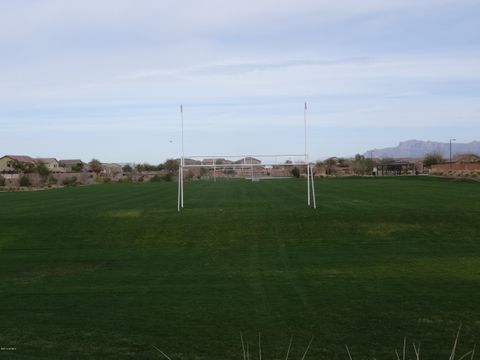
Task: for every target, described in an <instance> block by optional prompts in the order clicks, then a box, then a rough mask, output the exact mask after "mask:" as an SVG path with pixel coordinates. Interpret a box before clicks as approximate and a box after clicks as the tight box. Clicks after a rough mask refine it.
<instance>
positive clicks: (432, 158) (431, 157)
mask: <svg viewBox="0 0 480 360" xmlns="http://www.w3.org/2000/svg"><path fill="white" fill-rule="evenodd" d="M444 162H445V160H444V159H443V155H442V154H440V153H436V152H433V153H430V154H427V155H425V158H424V159H423V166H425V167H431V166H432V165H435V164H441V163H444Z"/></svg>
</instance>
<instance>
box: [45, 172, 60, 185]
mask: <svg viewBox="0 0 480 360" xmlns="http://www.w3.org/2000/svg"><path fill="white" fill-rule="evenodd" d="M57 182H58V180H57V178H56V177H54V176H52V175H51V174H50V175H49V176H48V178H47V185H48V186H52V185H57Z"/></svg>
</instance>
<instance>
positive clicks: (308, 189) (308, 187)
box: [303, 102, 310, 206]
mask: <svg viewBox="0 0 480 360" xmlns="http://www.w3.org/2000/svg"><path fill="white" fill-rule="evenodd" d="M303 123H304V128H305V164H306V165H307V199H308V200H307V204H308V206H310V165H309V163H308V154H307V103H306V102H305V109H304V111H303Z"/></svg>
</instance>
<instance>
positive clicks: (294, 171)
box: [290, 166, 300, 179]
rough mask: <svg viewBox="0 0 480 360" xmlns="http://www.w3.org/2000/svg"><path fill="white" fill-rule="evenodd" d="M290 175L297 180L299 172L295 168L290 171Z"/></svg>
mask: <svg viewBox="0 0 480 360" xmlns="http://www.w3.org/2000/svg"><path fill="white" fill-rule="evenodd" d="M290 174H292V176H293V177H296V178H297V179H298V178H299V177H300V170H298V168H297V167H296V166H295V167H294V168H293V169H292V170H290Z"/></svg>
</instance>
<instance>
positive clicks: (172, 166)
mask: <svg viewBox="0 0 480 360" xmlns="http://www.w3.org/2000/svg"><path fill="white" fill-rule="evenodd" d="M163 166H164V168H165V170H167V171H168V172H170V173H175V172H176V171H177V170H178V166H179V164H178V161H177V160H174V159H168V160H167V161H165V163H164V164H163Z"/></svg>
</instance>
